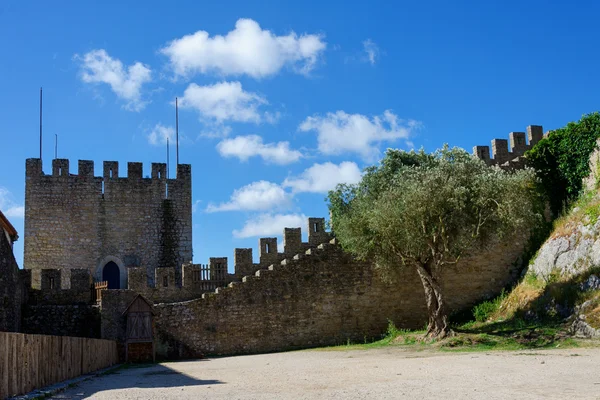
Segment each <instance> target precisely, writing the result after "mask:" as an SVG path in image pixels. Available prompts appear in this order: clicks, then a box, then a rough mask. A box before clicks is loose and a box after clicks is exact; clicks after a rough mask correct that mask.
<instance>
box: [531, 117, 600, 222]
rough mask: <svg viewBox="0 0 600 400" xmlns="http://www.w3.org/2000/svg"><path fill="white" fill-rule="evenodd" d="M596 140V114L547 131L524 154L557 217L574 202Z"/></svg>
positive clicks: (598, 134) (598, 132) (598, 119)
mask: <svg viewBox="0 0 600 400" xmlns="http://www.w3.org/2000/svg"><path fill="white" fill-rule="evenodd" d="M599 137H600V113H598V112H594V113H591V114H586V115H584V116H583V117H582V118H581V119H580V120H579V121H578V122H570V123H568V124H567V125H566V126H564V127H562V128H560V129H557V130H554V131H551V132H550V134H549V135H548V137H546V138H544V139H542V140H540V141H539V142H538V143H537V144H536V145H535V146H534V147H533V148H532V149H531V150H529V151H528V152H527V153H525V157H526V158H527V162H528V165H530V166H532V167H533V168H535V169H536V173H537V175H538V177H539V178H540V181H541V190H542V192H543V193H544V194H545V195H546V197H547V199H548V201H549V203H550V207H551V209H552V212H553V213H554V215H558V214H559V213H560V212H561V211H562V210H563V209H564V208H565V207H566V206H568V205H569V204H570V203H571V202H572V201H573V200H575V199H576V198H577V197H578V195H579V193H580V192H581V188H582V180H583V179H584V178H585V177H587V176H588V174H589V172H590V170H589V164H588V162H589V158H590V154H591V153H592V152H593V151H594V149H595V148H596V140H597V139H598V138H599Z"/></svg>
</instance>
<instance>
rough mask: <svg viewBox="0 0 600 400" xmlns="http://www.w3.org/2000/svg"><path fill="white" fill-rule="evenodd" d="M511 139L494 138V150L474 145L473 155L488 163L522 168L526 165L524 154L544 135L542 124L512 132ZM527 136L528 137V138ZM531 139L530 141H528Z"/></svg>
mask: <svg viewBox="0 0 600 400" xmlns="http://www.w3.org/2000/svg"><path fill="white" fill-rule="evenodd" d="M508 136H509V139H508V140H506V139H492V152H491V154H490V147H489V146H474V147H473V155H475V156H476V157H477V158H479V159H481V160H484V161H485V162H486V164H487V165H498V166H502V167H504V168H512V169H521V168H524V167H525V163H524V160H523V159H522V157H523V155H524V154H525V152H526V151H527V150H530V149H531V148H532V147H533V146H535V145H536V144H537V143H538V142H539V141H540V140H542V138H543V137H544V131H543V128H542V127H541V126H540V125H529V126H528V127H527V134H525V132H510V134H509V135H508ZM526 137H527V139H526ZM527 140H529V143H527Z"/></svg>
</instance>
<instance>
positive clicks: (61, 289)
mask: <svg viewBox="0 0 600 400" xmlns="http://www.w3.org/2000/svg"><path fill="white" fill-rule="evenodd" d="M19 272H20V274H21V281H22V282H23V283H24V285H25V287H26V288H27V289H28V297H29V302H30V303H33V304H38V303H44V304H73V303H89V302H90V301H91V297H92V291H91V288H92V275H91V273H90V271H89V270H88V269H85V268H70V269H57V268H43V269H35V270H27V269H24V270H20V271H19Z"/></svg>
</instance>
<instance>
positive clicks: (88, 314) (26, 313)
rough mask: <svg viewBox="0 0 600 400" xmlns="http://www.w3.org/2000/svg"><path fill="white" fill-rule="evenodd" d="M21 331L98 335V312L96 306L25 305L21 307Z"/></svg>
mask: <svg viewBox="0 0 600 400" xmlns="http://www.w3.org/2000/svg"><path fill="white" fill-rule="evenodd" d="M21 332H23V333H35V334H41V335H55V336H75V337H90V338H98V337H100V312H99V308H98V307H97V306H92V305H89V304H74V305H54V304H44V305H26V306H24V307H23V325H22V328H21Z"/></svg>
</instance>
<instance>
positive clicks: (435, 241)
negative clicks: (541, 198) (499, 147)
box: [328, 146, 541, 338]
mask: <svg viewBox="0 0 600 400" xmlns="http://www.w3.org/2000/svg"><path fill="white" fill-rule="evenodd" d="M535 187H536V185H535V177H534V174H533V172H532V171H531V170H522V171H515V172H506V171H503V170H501V169H499V168H497V167H488V166H486V165H485V163H483V162H482V161H481V160H478V159H476V158H474V157H473V156H471V155H470V154H468V153H467V152H465V151H464V150H462V149H458V148H453V149H449V148H448V147H447V146H445V147H444V148H443V149H441V150H438V151H437V152H435V153H433V154H426V153H424V152H423V151H421V152H404V151H400V150H388V152H387V153H386V155H385V157H384V159H383V160H382V162H381V164H380V165H379V166H375V167H370V168H367V169H366V170H365V172H364V175H363V177H362V180H361V181H360V182H359V183H357V184H354V185H339V186H338V187H337V188H336V190H334V191H331V192H329V195H328V200H329V208H330V211H331V216H332V229H333V231H334V234H335V235H336V237H337V238H338V240H339V242H340V244H341V245H342V247H343V248H344V249H345V250H347V251H349V252H351V253H353V254H354V255H355V256H356V257H357V258H359V259H361V260H372V261H373V262H374V263H375V266H376V267H378V268H381V269H382V271H383V272H393V271H394V270H397V269H398V268H414V269H415V270H416V272H417V273H418V275H419V277H420V279H421V282H422V284H423V289H424V292H425V299H426V303H427V310H428V314H429V324H428V330H427V334H426V335H427V336H428V337H438V338H439V337H444V336H446V335H448V334H449V333H451V330H450V328H449V325H448V309H447V306H446V298H445V295H444V292H443V290H442V282H441V279H442V271H443V269H444V268H446V267H447V266H449V265H452V264H457V263H459V260H460V259H461V257H464V256H466V255H469V254H470V253H472V252H474V251H477V250H479V249H482V248H484V247H486V246H488V245H490V244H491V243H494V242H495V241H496V240H501V239H503V238H506V237H507V236H509V237H510V235H511V234H513V233H514V232H528V231H529V230H531V229H532V227H533V226H534V225H535V224H536V221H539V220H540V218H541V217H540V213H539V212H538V210H539V208H538V207H536V205H537V197H538V196H537V194H536V191H535ZM457 267H460V263H459V264H458V265H457ZM388 276H389V275H388Z"/></svg>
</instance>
